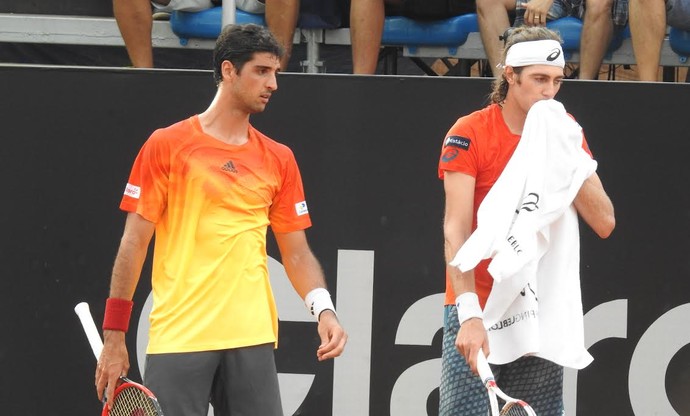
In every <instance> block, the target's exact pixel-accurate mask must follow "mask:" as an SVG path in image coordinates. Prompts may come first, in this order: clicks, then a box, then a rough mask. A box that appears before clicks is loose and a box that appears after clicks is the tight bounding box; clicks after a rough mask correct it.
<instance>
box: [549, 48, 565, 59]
mask: <svg viewBox="0 0 690 416" xmlns="http://www.w3.org/2000/svg"><path fill="white" fill-rule="evenodd" d="M559 56H561V50H560V49H558V48H557V49H554V50H553V51H551V53H550V54H549V56H547V57H546V60H547V61H549V62H553V61H555V60H556V59H558V57H559Z"/></svg>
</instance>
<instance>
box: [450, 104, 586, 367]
mask: <svg viewBox="0 0 690 416" xmlns="http://www.w3.org/2000/svg"><path fill="white" fill-rule="evenodd" d="M582 141H583V136H582V128H581V127H580V125H579V124H577V122H576V121H575V120H573V119H572V118H571V117H570V116H569V115H568V114H567V113H566V111H565V108H564V107H563V105H562V104H561V103H560V102H558V101H555V100H543V101H539V102H537V103H535V104H534V105H533V106H532V107H531V109H530V111H529V113H528V114H527V119H526V121H525V126H524V129H523V133H522V137H521V139H520V142H519V143H518V146H517V148H516V149H515V152H514V154H513V156H512V157H511V159H510V161H509V162H508V164H507V165H506V167H505V169H504V170H503V172H502V173H501V176H500V177H499V178H498V180H497V181H496V183H495V184H494V186H493V187H492V188H491V190H490V191H489V193H488V194H487V195H486V197H485V198H484V200H483V201H482V203H481V205H480V206H479V209H478V211H477V229H476V230H475V231H474V232H473V233H472V235H471V236H470V238H469V239H468V240H467V241H466V242H465V244H463V246H462V247H461V248H460V250H459V251H458V253H457V254H456V256H455V258H454V259H453V260H452V261H451V262H450V265H451V266H455V267H458V268H459V269H460V270H461V271H462V272H466V271H468V270H471V269H473V268H474V267H475V266H476V265H477V264H478V263H479V262H480V261H481V260H482V259H486V258H492V261H491V263H490V264H489V267H488V270H489V273H490V274H491V276H492V277H493V279H494V284H493V287H492V289H491V293H490V294H489V297H488V299H487V303H486V306H485V308H484V314H483V320H484V321H483V322H484V326H485V327H486V329H487V331H488V336H489V344H490V346H491V354H490V356H489V357H488V359H489V361H490V362H491V363H494V364H504V363H507V362H511V361H514V360H515V359H517V358H519V357H521V356H524V355H526V354H531V355H536V356H539V357H542V358H545V359H548V360H551V361H553V362H555V363H557V364H560V365H563V366H566V367H572V368H578V369H579V368H583V367H585V366H587V365H588V364H589V363H590V362H591V361H592V357H591V356H590V355H589V353H588V352H587V350H586V349H585V347H584V324H583V316H582V301H581V295H580V271H579V267H580V258H579V257H580V255H579V251H580V242H579V230H578V219H577V212H576V210H575V208H574V207H573V205H572V202H573V200H574V199H575V196H576V195H577V192H578V191H579V189H580V187H581V186H582V184H583V182H584V181H585V180H586V179H587V178H588V177H589V176H590V175H592V174H593V173H594V172H595V171H596V166H597V163H596V162H595V161H594V160H592V158H591V157H590V156H589V154H587V152H586V151H585V150H584V149H583V148H582Z"/></svg>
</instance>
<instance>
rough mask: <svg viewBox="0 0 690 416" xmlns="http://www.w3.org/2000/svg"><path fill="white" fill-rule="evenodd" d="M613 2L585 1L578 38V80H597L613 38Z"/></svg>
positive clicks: (604, 0) (610, 0)
mask: <svg viewBox="0 0 690 416" xmlns="http://www.w3.org/2000/svg"><path fill="white" fill-rule="evenodd" d="M612 8H613V0H586V2H585V16H584V19H583V23H582V35H581V37H580V76H579V78H580V79H597V78H599V71H600V69H601V63H602V61H603V60H604V55H605V54H606V51H607V49H608V47H609V45H610V44H611V39H612V38H613V19H612V17H611V10H612Z"/></svg>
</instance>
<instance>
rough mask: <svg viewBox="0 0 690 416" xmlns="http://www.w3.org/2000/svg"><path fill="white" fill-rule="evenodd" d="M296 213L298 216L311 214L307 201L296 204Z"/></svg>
mask: <svg viewBox="0 0 690 416" xmlns="http://www.w3.org/2000/svg"><path fill="white" fill-rule="evenodd" d="M295 212H297V216H301V215H305V214H309V209H308V208H307V201H302V202H298V203H296V204H295Z"/></svg>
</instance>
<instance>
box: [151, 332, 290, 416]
mask: <svg viewBox="0 0 690 416" xmlns="http://www.w3.org/2000/svg"><path fill="white" fill-rule="evenodd" d="M144 384H146V386H147V387H148V388H149V389H151V391H153V393H154V394H155V395H156V397H157V398H158V401H159V402H160V405H161V408H162V409H163V413H164V414H165V415H166V416H207V414H208V405H209V402H210V403H211V404H212V405H213V410H214V414H215V416H256V415H262V416H283V410H282V405H281V402H280V391H279V387H278V374H277V372H276V366H275V358H274V355H273V344H265V345H257V346H253V347H245V348H236V349H230V350H220V351H204V352H189V353H176V354H149V355H147V356H146V372H145V376H144Z"/></svg>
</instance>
